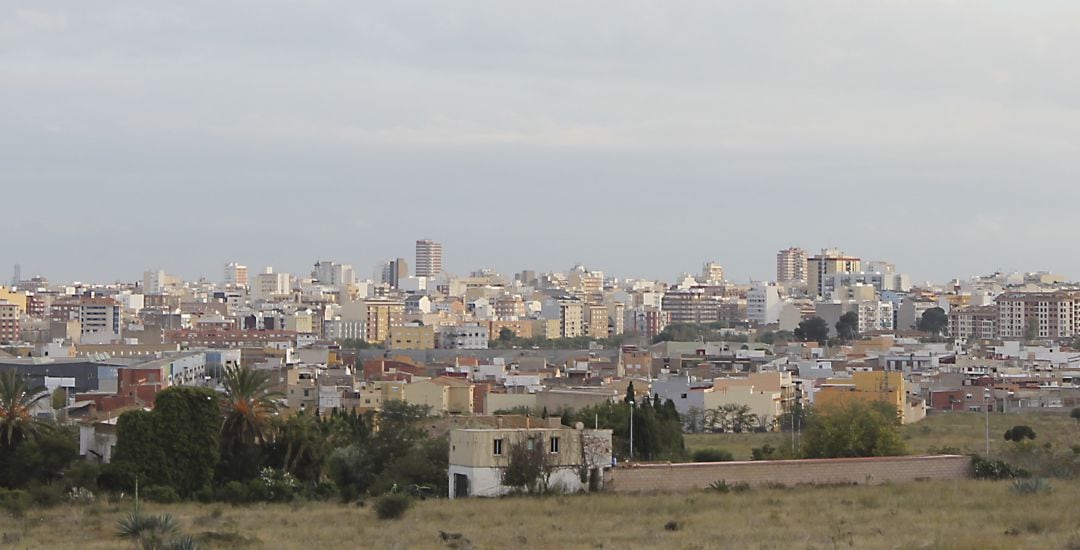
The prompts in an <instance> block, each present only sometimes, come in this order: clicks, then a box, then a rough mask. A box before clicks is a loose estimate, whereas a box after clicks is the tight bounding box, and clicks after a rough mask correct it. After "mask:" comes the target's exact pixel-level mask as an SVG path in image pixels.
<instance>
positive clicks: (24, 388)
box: [0, 369, 49, 447]
mask: <svg viewBox="0 0 1080 550" xmlns="http://www.w3.org/2000/svg"><path fill="white" fill-rule="evenodd" d="M48 397H49V392H48V390H46V389H45V388H44V387H37V388H31V387H30V386H29V385H28V384H27V383H26V379H25V378H23V377H22V376H19V373H18V372H16V371H15V370H14V369H12V370H8V371H5V372H3V373H0V445H4V446H6V447H13V446H15V445H17V444H18V443H19V442H21V441H23V440H25V439H28V438H31V437H34V436H36V435H37V434H38V433H40V432H41V431H42V430H44V429H45V428H46V427H47V426H48V424H45V423H44V422H42V421H41V420H39V419H37V418H35V417H34V415H33V414H32V412H31V411H32V410H33V408H34V406H35V405H37V404H38V402H40V401H41V400H42V399H46V398H48Z"/></svg>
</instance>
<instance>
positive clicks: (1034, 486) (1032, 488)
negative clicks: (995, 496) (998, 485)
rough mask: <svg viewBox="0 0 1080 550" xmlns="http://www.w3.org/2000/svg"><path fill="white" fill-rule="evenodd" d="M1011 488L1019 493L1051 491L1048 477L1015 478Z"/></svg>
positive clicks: (1030, 493) (1029, 493)
mask: <svg viewBox="0 0 1080 550" xmlns="http://www.w3.org/2000/svg"><path fill="white" fill-rule="evenodd" d="M1010 490H1011V491H1012V492H1014V493H1016V494H1018V495H1033V494H1036V493H1049V492H1050V482H1049V481H1047V480H1046V478H1041V477H1032V478H1027V479H1014V480H1013V483H1012V487H1010Z"/></svg>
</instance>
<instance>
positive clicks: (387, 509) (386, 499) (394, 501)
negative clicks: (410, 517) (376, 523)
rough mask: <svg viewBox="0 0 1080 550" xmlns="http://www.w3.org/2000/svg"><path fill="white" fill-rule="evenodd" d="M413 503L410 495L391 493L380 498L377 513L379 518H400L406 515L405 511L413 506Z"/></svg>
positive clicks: (376, 507)
mask: <svg viewBox="0 0 1080 550" xmlns="http://www.w3.org/2000/svg"><path fill="white" fill-rule="evenodd" d="M412 503H413V501H412V499H411V498H409V496H408V495H402V494H399V493H391V494H388V495H385V496H383V497H382V498H380V499H379V502H378V503H377V504H375V515H377V516H378V517H379V519H398V518H400V517H401V516H403V515H405V511H406V510H408V509H409V507H410V506H412Z"/></svg>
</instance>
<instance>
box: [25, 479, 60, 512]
mask: <svg viewBox="0 0 1080 550" xmlns="http://www.w3.org/2000/svg"><path fill="white" fill-rule="evenodd" d="M27 492H29V493H30V498H31V500H33V501H34V504H35V505H37V506H41V507H49V506H57V505H59V504H62V503H64V502H66V501H67V492H66V491H64V486H63V485H61V484H59V483H34V484H31V485H30V487H28V488H27Z"/></svg>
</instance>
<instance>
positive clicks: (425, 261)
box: [416, 239, 443, 277]
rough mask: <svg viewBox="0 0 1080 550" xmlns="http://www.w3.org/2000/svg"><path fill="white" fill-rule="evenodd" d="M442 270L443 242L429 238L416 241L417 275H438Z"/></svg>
mask: <svg viewBox="0 0 1080 550" xmlns="http://www.w3.org/2000/svg"><path fill="white" fill-rule="evenodd" d="M442 270H443V248H442V244H441V243H437V242H435V241H432V240H429V239H421V240H419V241H416V276H417V277H437V276H438V275H439V274H441V273H442Z"/></svg>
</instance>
